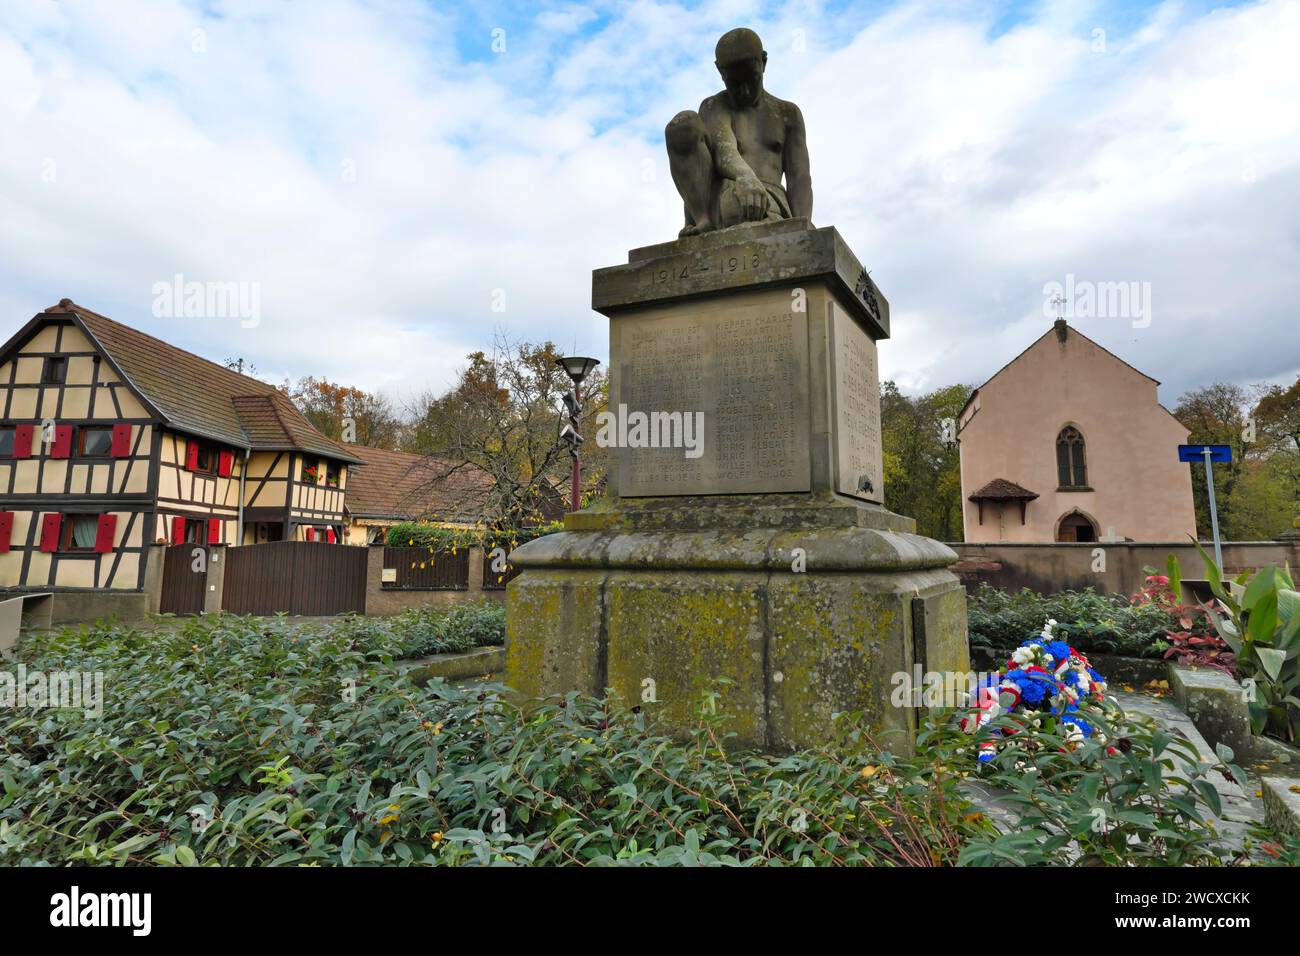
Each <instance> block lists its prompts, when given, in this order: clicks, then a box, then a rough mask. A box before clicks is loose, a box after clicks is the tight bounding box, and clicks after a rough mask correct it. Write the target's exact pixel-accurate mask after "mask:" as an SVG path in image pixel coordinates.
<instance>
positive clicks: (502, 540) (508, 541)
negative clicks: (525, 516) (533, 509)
mask: <svg viewBox="0 0 1300 956" xmlns="http://www.w3.org/2000/svg"><path fill="white" fill-rule="evenodd" d="M563 529H564V524H563V522H559V521H556V522H552V523H551V524H546V525H540V526H538V527H535V528H509V529H499V528H444V527H441V526H439V525H433V524H427V523H425V522H420V521H407V522H403V523H402V524H395V525H393V526H392V527H391V528H389V529H388V538H387V541H386V543H387V544H388V545H390V546H392V547H419V548H429V549H431V550H433V551H449V550H451V549H453V548H466V547H469V546H470V545H480V546H482V547H485V548H488V549H491V548H495V547H497V546H498V545H500V546H502V547H508V548H512V549H513V548H515V547H518V546H519V545H521V544H523V543H524V542H525V541H532V540H533V539H534V538H540V537H541V536H542V535H544V534H551V533H553V532H555V531H562V530H563Z"/></svg>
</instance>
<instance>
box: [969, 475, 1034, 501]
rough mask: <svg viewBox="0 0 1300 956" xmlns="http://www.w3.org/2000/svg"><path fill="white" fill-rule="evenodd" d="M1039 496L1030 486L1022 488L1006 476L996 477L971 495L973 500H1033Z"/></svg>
mask: <svg viewBox="0 0 1300 956" xmlns="http://www.w3.org/2000/svg"><path fill="white" fill-rule="evenodd" d="M1037 497H1038V493H1037V492H1034V491H1030V490H1029V489H1028V488H1021V487H1020V486H1019V485H1018V484H1016V483H1015V482H1014V481H1007V479H1005V478H994V479H993V480H992V481H990V482H989V483H988V484H987V485H985V486H984V487H983V488H981V489H980V490H979V491H977V492H975V493H974V494H972V495H971V496H970V500H971V501H979V500H980V499H984V500H985V501H1014V500H1016V499H1019V500H1021V501H1033V500H1034V499H1035V498H1037Z"/></svg>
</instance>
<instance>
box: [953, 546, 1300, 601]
mask: <svg viewBox="0 0 1300 956" xmlns="http://www.w3.org/2000/svg"><path fill="white" fill-rule="evenodd" d="M949 547H950V548H952V549H953V550H954V551H956V552H957V555H958V559H959V560H958V562H957V563H956V564H955V565H953V567H952V570H953V572H955V573H956V574H957V576H958V577H960V578H961V580H962V583H963V584H965V585H966V588H967V590H974V589H975V588H976V587H978V586H979V584H980V583H981V582H984V583H987V584H990V585H992V586H993V587H997V588H1003V589H1006V590H1016V591H1018V590H1019V589H1020V588H1029V589H1030V590H1031V591H1037V592H1039V593H1040V594H1055V593H1056V592H1058V591H1078V590H1082V589H1084V588H1088V587H1091V588H1094V589H1096V590H1097V591H1099V592H1102V593H1117V594H1133V593H1134V592H1136V591H1137V590H1138V589H1140V588H1141V587H1142V580H1143V578H1144V577H1145V576H1146V575H1145V572H1144V571H1143V568H1145V567H1154V568H1159V569H1162V570H1163V569H1164V567H1165V562H1166V560H1167V559H1168V557H1169V555H1170V554H1175V555H1177V556H1178V563H1179V566H1180V567H1181V568H1182V572H1183V577H1185V578H1189V579H1199V578H1204V577H1205V564H1204V562H1203V561H1202V560H1201V557H1200V555H1198V554H1197V552H1196V548H1195V546H1193V545H1192V544H1191V542H1143V541H1139V542H1132V541H1125V542H1115V543H1104V542H1089V543H1087V544H1064V543H1060V542H1057V543H1053V544H966V543H956V544H950V545H949ZM1204 547H1205V550H1206V553H1208V554H1211V555H1212V554H1213V553H1214V546H1213V545H1212V544H1208V543H1206V544H1205V545H1204ZM1099 557H1100V558H1101V559H1104V570H1094V567H1099V568H1100V567H1103V563H1102V561H1101V560H1099ZM1286 562H1290V564H1291V567H1292V568H1297V567H1300V547H1297V545H1296V544H1295V543H1287V542H1281V541H1241V542H1229V543H1225V544H1224V545H1223V563H1224V565H1225V566H1226V568H1227V571H1228V574H1229V575H1230V576H1235V575H1236V574H1239V573H1240V572H1241V571H1244V570H1248V569H1251V570H1253V569H1257V568H1262V567H1264V566H1266V565H1269V564H1276V565H1281V564H1284V563H1286Z"/></svg>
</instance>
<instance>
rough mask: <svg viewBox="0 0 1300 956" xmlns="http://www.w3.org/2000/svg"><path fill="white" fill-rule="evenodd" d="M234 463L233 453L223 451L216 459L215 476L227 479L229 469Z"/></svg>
mask: <svg viewBox="0 0 1300 956" xmlns="http://www.w3.org/2000/svg"><path fill="white" fill-rule="evenodd" d="M234 461H235V453H234V452H233V451H223V452H222V453H221V457H220V458H218V459H217V474H218V475H220V476H221V477H222V478H229V477H230V468H231V465H233V464H234Z"/></svg>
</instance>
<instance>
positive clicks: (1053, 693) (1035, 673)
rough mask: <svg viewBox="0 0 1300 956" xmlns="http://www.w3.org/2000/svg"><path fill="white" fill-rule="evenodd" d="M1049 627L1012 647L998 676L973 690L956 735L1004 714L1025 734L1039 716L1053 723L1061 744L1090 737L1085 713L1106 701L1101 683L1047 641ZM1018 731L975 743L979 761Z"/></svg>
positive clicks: (1068, 650) (1075, 655)
mask: <svg viewBox="0 0 1300 956" xmlns="http://www.w3.org/2000/svg"><path fill="white" fill-rule="evenodd" d="M1055 627H1056V621H1055V620H1049V621H1048V622H1047V624H1046V625H1045V626H1044V627H1043V633H1042V634H1041V635H1040V636H1038V637H1033V638H1030V639H1029V640H1027V641H1025V642H1024V643H1023V644H1021V645H1020V646H1019V647H1018V648H1016V649H1015V651H1013V652H1012V654H1011V659H1010V660H1009V661H1007V663H1006V664H1005V665H1004V666H1003V667H1002V668H1001V669H1000V670H999V672H998V674H997V675H995V676H993V677H991V678H989V679H987V680H985V681H984V682H983V683H982V684H981V685H980V686H979V687H978V691H977V698H976V701H975V709H974V711H973V712H972V713H970V714H969V715H967V716H965V717H963V718H962V719H961V729H962V730H964V731H966V732H967V733H975V731H976V730H978V729H979V728H980V727H982V726H984V725H985V724H987V723H989V722H990V721H992V720H993V719H994V718H996V717H999V716H1001V715H1003V714H1007V715H1015V716H1016V717H1018V718H1020V719H1018V720H1016V721H1014V722H1015V723H1017V724H1019V725H1020V726H1021V727H1022V728H1023V729H1024V730H1026V731H1029V730H1031V729H1033V728H1037V727H1039V726H1041V725H1042V720H1043V718H1044V717H1051V718H1054V719H1055V720H1056V721H1057V722H1059V723H1060V725H1061V727H1062V728H1063V730H1064V731H1065V739H1066V743H1067V744H1077V743H1082V742H1083V741H1084V740H1085V739H1086V738H1088V737H1091V736H1092V735H1093V733H1094V727H1093V725H1092V724H1091V723H1090V722H1089V721H1088V720H1087V719H1086V717H1085V714H1086V713H1087V712H1088V710H1089V709H1090V708H1098V709H1099V708H1100V706H1101V704H1102V702H1103V701H1104V700H1105V699H1106V681H1105V679H1104V678H1103V677H1102V676H1101V675H1100V674H1098V673H1097V672H1096V671H1095V670H1093V669H1092V667H1091V666H1089V664H1088V658H1086V657H1084V656H1083V655H1082V654H1080V653H1079V652H1078V651H1076V650H1075V649H1074V648H1073V647H1071V646H1070V645H1069V644H1066V643H1065V642H1064V641H1058V640H1057V639H1056V638H1055V637H1053V635H1052V629H1053V628H1055ZM1018 732H1019V731H1017V730H1014V729H1012V728H1003V729H994V730H993V732H992V736H991V738H990V739H989V740H986V741H984V742H983V743H981V744H980V752H979V759H980V762H981V763H987V762H988V761H990V760H992V759H993V758H994V757H995V756H996V755H997V745H998V741H999V740H1000V739H1002V737H1003V735H1004V734H1005V735H1008V736H1009V735H1011V734H1014V733H1018Z"/></svg>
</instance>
